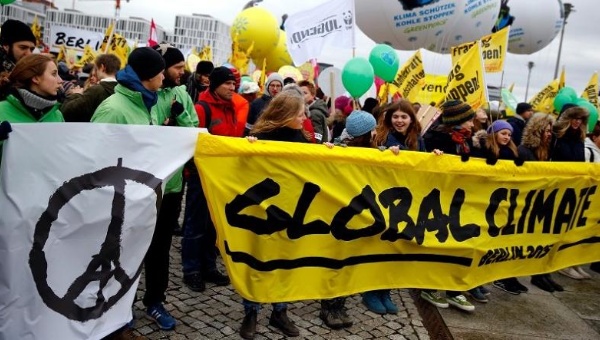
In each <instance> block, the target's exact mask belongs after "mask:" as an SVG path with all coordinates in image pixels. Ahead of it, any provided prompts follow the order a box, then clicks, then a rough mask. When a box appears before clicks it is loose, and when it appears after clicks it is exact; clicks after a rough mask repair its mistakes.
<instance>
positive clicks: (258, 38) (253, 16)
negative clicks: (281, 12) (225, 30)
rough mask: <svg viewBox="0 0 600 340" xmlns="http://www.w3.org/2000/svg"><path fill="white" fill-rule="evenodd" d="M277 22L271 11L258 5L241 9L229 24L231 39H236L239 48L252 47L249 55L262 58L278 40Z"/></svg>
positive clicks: (245, 49) (246, 48)
mask: <svg viewBox="0 0 600 340" xmlns="http://www.w3.org/2000/svg"><path fill="white" fill-rule="evenodd" d="M279 31H280V29H279V23H278V22H277V19H276V18H275V17H274V16H273V14H271V12H269V11H267V10H266V9H264V8H262V7H258V6H254V7H250V8H247V9H245V10H243V11H242V12H241V13H240V14H238V16H237V17H236V18H235V20H234V21H233V24H232V25H231V30H230V33H231V39H232V40H235V39H236V36H237V41H238V44H239V46H240V48H241V49H242V50H244V51H247V50H248V49H249V48H250V47H252V49H251V51H250V56H251V57H252V58H253V59H254V58H256V59H262V58H263V57H265V56H266V55H267V54H268V53H269V52H270V51H271V50H272V49H274V48H275V47H276V46H277V43H278V42H279Z"/></svg>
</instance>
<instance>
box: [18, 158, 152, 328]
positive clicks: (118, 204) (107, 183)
mask: <svg viewBox="0 0 600 340" xmlns="http://www.w3.org/2000/svg"><path fill="white" fill-rule="evenodd" d="M126 181H133V182H136V183H140V184H142V185H145V186H147V187H149V188H150V189H152V190H154V192H155V193H156V211H157V212H158V208H159V207H160V203H161V200H162V189H161V183H162V180H161V179H158V178H156V177H154V175H152V174H150V173H147V172H144V171H141V170H133V169H130V168H125V167H123V166H122V159H121V158H119V161H118V164H117V166H110V167H107V168H104V169H100V170H98V171H96V172H93V173H89V174H85V175H82V176H79V177H74V178H72V179H70V180H69V181H67V182H65V183H64V184H63V185H62V186H61V187H59V188H58V189H57V190H56V191H55V192H54V194H52V196H50V199H49V202H48V208H47V209H46V211H44V213H43V214H42V215H41V216H40V218H39V220H38V222H37V224H36V226H35V232H34V235H33V246H32V248H31V251H30V252H29V267H30V269H31V273H32V274H33V280H34V282H35V285H36V287H37V290H38V292H39V294H40V296H41V298H42V300H43V301H44V303H45V304H46V305H47V306H48V307H49V308H51V309H52V310H54V311H56V312H58V313H60V314H62V315H64V316H65V317H67V318H68V319H70V320H75V321H81V322H84V321H88V320H92V319H97V318H99V317H101V316H102V314H104V313H105V312H106V311H107V310H109V309H110V308H111V307H112V306H113V305H114V304H115V303H117V302H118V301H119V300H120V299H121V297H123V295H125V293H127V291H129V288H131V286H132V285H133V283H134V282H135V280H136V279H137V278H138V276H139V275H140V273H141V271H142V265H141V264H140V266H139V268H138V269H137V271H136V272H135V273H133V275H132V276H129V275H128V274H127V273H126V272H125V270H124V269H123V268H122V267H121V262H120V257H121V233H122V228H123V221H124V219H125V186H126V185H127V183H126ZM103 187H114V191H115V194H114V197H113V200H112V211H111V214H112V215H111V216H112V217H111V220H110V224H109V225H108V232H107V234H106V238H105V239H104V242H103V243H102V245H101V247H100V252H99V253H98V254H95V255H93V256H92V260H91V261H90V263H89V264H88V266H87V268H86V270H85V272H84V273H83V274H82V275H81V276H79V277H77V278H76V279H75V280H74V281H73V282H72V283H71V285H70V286H69V288H68V289H67V292H66V293H65V295H64V296H63V297H62V298H61V297H59V296H57V295H56V294H55V293H54V290H53V289H52V288H51V287H50V286H49V285H48V281H47V278H48V262H47V261H46V254H45V253H44V245H45V244H46V241H47V240H48V236H49V235H50V229H51V228H52V223H53V222H54V221H56V219H57V218H58V213H59V211H60V210H61V209H62V208H63V207H64V206H65V205H66V204H67V203H68V202H69V201H70V200H71V199H73V198H74V197H75V196H77V195H79V194H80V193H81V192H83V191H84V190H94V189H98V188H103ZM111 268H114V269H111ZM113 277H114V279H115V280H116V281H117V282H119V284H120V286H121V288H120V289H119V291H118V292H117V293H116V294H115V295H113V296H111V297H108V299H107V297H105V296H104V293H103V289H104V288H105V287H106V285H107V284H108V282H109V280H110V279H111V278H113ZM95 281H98V282H99V288H98V291H97V293H96V294H97V297H96V304H95V305H94V306H91V307H85V308H83V307H80V306H79V305H77V304H76V303H75V299H77V297H78V296H79V295H80V294H81V293H82V292H83V291H84V290H85V288H86V287H87V286H88V285H89V284H90V283H92V282H95Z"/></svg>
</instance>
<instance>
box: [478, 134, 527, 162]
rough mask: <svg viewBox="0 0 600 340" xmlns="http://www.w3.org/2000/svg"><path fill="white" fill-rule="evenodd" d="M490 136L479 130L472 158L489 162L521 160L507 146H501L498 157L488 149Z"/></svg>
mask: <svg viewBox="0 0 600 340" xmlns="http://www.w3.org/2000/svg"><path fill="white" fill-rule="evenodd" d="M487 137H488V134H487V132H486V131H484V130H479V131H477V133H476V134H475V135H474V136H473V149H471V156H473V157H477V158H484V159H486V160H488V161H492V160H493V161H496V160H499V159H504V160H515V159H517V158H520V157H519V156H518V155H515V154H514V152H513V151H512V150H511V149H510V148H509V147H508V146H507V145H500V146H499V147H500V152H499V153H498V156H496V155H495V154H494V153H493V152H492V150H491V149H490V148H488V147H487Z"/></svg>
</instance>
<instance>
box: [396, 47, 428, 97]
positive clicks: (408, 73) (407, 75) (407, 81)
mask: <svg viewBox="0 0 600 340" xmlns="http://www.w3.org/2000/svg"><path fill="white" fill-rule="evenodd" d="M423 78H425V69H424V68H423V58H422V57H421V50H417V52H415V54H413V56H412V57H410V58H409V59H408V60H407V61H406V62H405V63H404V65H402V67H400V69H399V70H398V73H397V74H396V78H394V81H393V82H392V85H393V86H396V87H397V88H398V90H397V93H400V95H401V96H402V97H403V98H406V99H408V100H410V101H412V102H414V101H415V100H416V99H417V96H418V94H419V81H421V79H423ZM392 94H394V93H392Z"/></svg>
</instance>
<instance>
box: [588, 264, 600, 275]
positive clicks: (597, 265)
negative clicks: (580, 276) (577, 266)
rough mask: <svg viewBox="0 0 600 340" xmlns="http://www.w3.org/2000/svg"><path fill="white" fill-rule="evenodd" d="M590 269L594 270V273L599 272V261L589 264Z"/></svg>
mask: <svg viewBox="0 0 600 340" xmlns="http://www.w3.org/2000/svg"><path fill="white" fill-rule="evenodd" d="M590 269H591V270H593V271H595V272H596V273H600V262H594V263H592V265H591V266H590Z"/></svg>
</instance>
